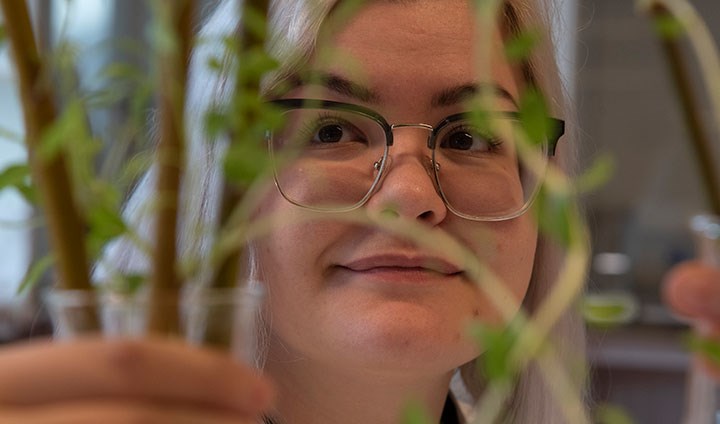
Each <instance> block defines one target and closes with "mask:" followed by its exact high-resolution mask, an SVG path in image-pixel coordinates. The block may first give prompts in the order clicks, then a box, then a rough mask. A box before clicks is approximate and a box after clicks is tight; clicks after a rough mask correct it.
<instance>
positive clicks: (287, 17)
mask: <svg viewBox="0 0 720 424" xmlns="http://www.w3.org/2000/svg"><path fill="white" fill-rule="evenodd" d="M338 1H339V0H275V1H273V2H272V3H271V13H270V28H271V37H270V39H269V41H268V50H269V51H270V53H271V55H273V56H274V57H276V58H277V59H278V60H279V61H280V63H281V64H282V65H281V67H280V69H279V70H278V71H277V72H275V73H274V74H273V75H272V76H271V77H270V78H269V79H268V80H266V81H265V87H266V88H268V87H272V86H275V85H276V84H279V83H281V82H282V81H284V80H285V79H287V78H289V77H291V76H292V75H294V74H295V73H296V72H298V70H299V69H300V68H301V67H302V66H304V65H305V64H306V63H305V61H306V60H307V58H309V57H311V56H312V52H313V50H314V49H315V45H316V41H317V37H318V34H319V32H320V28H321V26H322V24H323V22H324V21H325V19H326V17H327V16H328V14H330V13H331V11H332V9H333V7H334V6H335V5H336V3H337V2H338ZM378 1H398V0H378ZM416 1H423V0H412V1H408V0H403V3H405V4H407V5H408V7H412V6H411V4H412V3H413V2H416ZM550 1H551V0H547V1H545V0H506V1H505V3H504V11H503V18H504V19H503V21H504V22H503V25H504V30H505V31H509V33H510V34H511V35H512V34H517V33H519V32H521V31H523V30H524V29H532V30H534V31H538V30H541V31H542V32H543V42H542V43H541V44H540V45H539V46H537V48H535V49H534V51H533V53H532V55H531V57H530V58H529V60H527V61H526V62H525V63H524V64H523V66H522V69H521V73H522V76H523V78H524V79H525V80H526V81H525V83H527V84H534V85H536V86H537V87H538V88H539V89H540V90H541V91H542V92H543V94H544V96H545V98H546V100H547V101H548V103H549V106H550V109H551V111H552V113H554V114H555V115H557V116H561V117H564V118H565V119H566V120H567V121H569V124H570V125H569V128H570V129H572V128H573V127H574V126H573V125H572V123H573V117H572V115H571V113H570V110H569V108H567V106H566V101H565V95H564V90H563V88H562V84H561V81H560V76H559V71H558V68H557V65H556V62H555V56H554V52H553V43H552V41H551V36H550V32H549V28H550V21H551V11H552V10H554V9H553V8H552V6H551V5H550V4H549V2H550ZM238 10H239V8H238V6H237V3H236V2H235V1H232V0H223V1H222V2H221V3H220V4H219V5H218V7H217V9H216V10H215V12H214V13H213V14H212V15H211V16H210V17H209V19H208V20H207V22H206V23H205V24H204V25H203V27H202V30H201V31H200V36H201V37H202V38H203V39H205V40H209V41H207V42H204V43H201V44H200V45H199V47H198V48H197V49H196V51H195V52H194V55H193V58H192V63H191V66H190V77H189V82H188V101H187V107H186V127H187V128H186V131H187V134H188V153H187V157H188V158H192V160H188V161H187V163H186V170H185V172H186V175H185V178H184V181H183V187H182V192H181V205H182V206H181V208H182V209H181V217H180V228H181V229H187V228H198V225H197V223H201V224H200V227H201V228H213V227H214V226H215V225H216V222H215V221H216V214H217V212H218V211H217V204H218V202H219V193H218V192H219V190H218V187H219V186H220V181H221V170H220V169H221V167H220V164H221V162H222V161H221V158H222V154H223V143H216V142H208V140H207V139H206V138H207V137H206V135H205V132H204V129H203V128H204V122H203V115H204V113H205V111H207V110H208V109H210V108H211V107H213V106H214V105H217V104H222V103H223V102H225V101H227V100H228V98H229V95H230V93H231V91H232V81H231V80H230V79H229V77H228V75H223V74H218V73H216V72H211V71H209V70H208V69H207V63H208V59H210V58H215V57H217V56H218V54H219V52H221V51H222V47H221V46H220V42H219V40H221V39H222V37H226V36H229V35H233V34H239V22H240V16H239V14H238ZM213 40H215V42H213ZM572 135H573V134H572V130H571V131H569V134H567V135H566V136H565V138H566V139H565V140H564V141H563V143H562V144H561V146H559V148H558V153H557V154H556V156H555V157H554V158H553V160H554V161H555V163H556V164H557V165H558V166H559V167H560V168H561V169H563V170H564V171H565V172H566V173H568V174H572V173H573V172H572V171H573V169H571V168H572V166H573V165H574V164H575V163H576V160H575V156H576V154H575V151H576V146H575V143H574V140H572ZM568 138H570V139H569V140H568ZM153 182H154V172H153V170H151V171H150V172H148V174H147V175H145V177H144V178H143V179H142V181H141V182H140V183H139V185H138V186H137V188H136V189H135V191H134V193H133V195H132V196H131V198H130V200H129V201H128V203H127V206H126V216H127V217H128V218H129V219H130V220H131V221H132V222H133V224H134V225H135V228H136V230H137V231H138V233H140V234H151V231H150V229H151V227H152V225H153V224H152V219H150V218H148V217H147V216H146V214H144V213H143V205H144V204H146V203H147V200H148V198H149V197H150V193H152V188H153ZM211 243H212V237H210V236H207V235H204V236H200V237H198V234H197V233H194V232H192V231H181V233H180V239H179V240H178V247H179V251H180V252H181V256H183V257H186V258H187V257H194V258H197V257H198V256H203V255H207V254H208V252H209V250H210V246H211ZM252 256H253V255H252V249H250V250H249V258H248V262H249V265H250V267H249V268H250V273H251V274H256V273H257V272H258V264H257V263H256V261H255V260H253V257H252ZM105 258H106V260H107V259H110V261H107V262H109V263H112V264H113V267H114V268H116V269H117V268H119V269H121V270H124V271H128V270H132V271H136V272H137V271H145V270H146V269H147V258H146V255H144V254H142V253H141V252H139V251H138V249H135V248H133V247H132V246H131V245H130V243H129V242H127V241H124V240H123V241H120V242H117V243H115V244H113V245H112V246H110V248H109V249H108V251H107V254H106V256H105ZM562 261H563V251H562V249H560V248H559V247H558V246H556V245H554V244H553V243H551V242H550V241H549V240H547V239H546V238H545V237H544V236H543V235H540V236H539V238H538V242H537V250H536V256H535V261H534V269H533V273H532V277H531V281H530V288H529V292H528V293H527V295H526V297H525V299H524V302H523V307H524V309H525V311H526V312H527V313H528V315H530V316H532V314H533V312H534V311H536V310H537V308H538V306H539V305H540V304H541V303H542V302H543V300H544V299H545V297H546V296H547V294H548V293H549V292H550V291H551V290H552V288H553V282H554V281H555V280H556V278H557V275H558V272H559V269H560V267H561V265H562ZM107 262H106V263H107ZM550 339H551V341H552V343H553V344H554V346H555V347H556V349H557V351H558V352H559V354H560V355H561V358H560V361H561V363H564V364H578V363H582V358H584V355H585V334H584V327H583V325H582V322H581V320H580V318H579V317H578V314H577V312H576V311H575V310H574V309H573V308H570V309H569V310H568V311H566V312H565V313H564V314H563V316H562V318H561V319H560V321H559V322H558V323H557V324H556V325H555V327H554V328H553V329H552V332H551V335H550ZM458 376H459V377H460V378H459V379H457V378H456V379H454V383H453V389H454V391H455V392H456V396H468V395H469V396H470V397H471V398H472V400H476V399H478V398H479V397H480V396H481V395H482V391H483V387H484V384H483V382H482V381H481V380H480V378H479V377H478V376H477V374H476V372H475V371H474V366H473V364H472V363H469V364H466V365H464V366H462V367H461V369H460V372H459V373H458ZM580 379H582V378H580ZM548 384H550V383H549V382H546V381H544V378H543V377H542V376H541V375H540V373H539V371H538V369H537V365H536V364H535V363H534V362H531V364H530V365H529V366H527V367H526V368H525V369H524V370H523V371H522V372H521V375H520V376H519V379H518V382H517V385H516V387H515V390H514V392H513V395H512V396H511V399H510V401H509V402H508V404H507V412H506V414H505V415H504V419H503V421H506V422H512V423H530V422H532V423H538V424H556V423H561V422H564V421H565V420H564V418H563V415H562V413H561V411H560V407H559V402H562V400H561V399H554V398H552V396H551V395H550V393H551V391H550V390H548V387H546V386H547V385H548ZM578 386H581V384H578ZM460 392H462V393H460Z"/></svg>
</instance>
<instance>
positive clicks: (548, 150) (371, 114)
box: [266, 99, 565, 222]
mask: <svg viewBox="0 0 720 424" xmlns="http://www.w3.org/2000/svg"><path fill="white" fill-rule="evenodd" d="M268 103H269V104H272V105H274V106H275V107H277V108H278V109H280V110H281V111H290V110H293V109H328V110H338V111H344V112H351V113H357V114H359V115H362V116H365V117H367V118H369V119H372V120H373V121H375V122H376V123H377V124H378V125H379V126H380V127H381V128H382V129H383V132H384V133H385V150H384V152H383V155H382V157H381V158H380V159H379V160H378V162H379V166H378V165H377V164H378V162H376V167H375V169H376V170H377V176H376V177H375V180H374V181H373V183H372V186H371V187H370V188H369V190H368V192H367V194H366V195H365V197H363V198H362V199H361V200H359V201H358V202H357V203H355V204H353V205H351V206H348V207H345V208H333V209H327V208H319V207H313V206H307V205H303V204H301V203H298V202H296V201H294V200H292V199H290V198H289V197H288V196H287V195H286V194H285V193H284V192H283V189H282V187H280V183H279V182H278V172H277V171H278V170H277V166H275V165H273V178H274V180H275V187H277V189H278V191H279V192H280V194H281V195H282V196H283V197H284V198H285V200H287V201H288V202H290V203H292V204H293V205H296V206H298V207H301V208H303V209H307V210H312V211H316V212H328V213H341V212H349V211H352V210H355V209H358V208H360V207H362V206H363V205H364V204H365V203H367V201H368V200H369V199H370V197H372V195H373V194H374V193H375V191H376V189H377V187H378V185H379V184H380V182H381V181H382V180H383V178H384V175H385V168H386V165H387V163H388V160H387V158H388V156H389V151H390V146H392V145H393V143H394V134H393V130H395V129H396V128H421V129H426V130H428V131H429V132H430V135H429V136H428V139H427V147H428V149H430V150H431V151H432V155H431V158H430V161H431V168H432V177H433V184H434V186H435V191H436V192H437V194H438V195H439V196H440V198H441V199H442V201H443V203H444V204H445V207H447V208H448V210H449V211H450V212H452V213H453V214H454V215H456V216H459V217H461V218H464V219H467V220H470V221H481V222H496V221H507V220H510V219H513V218H516V217H518V216H520V215H522V214H524V213H525V212H526V211H527V210H528V209H529V208H530V205H532V203H533V201H534V200H535V198H536V197H537V193H538V191H539V190H540V187H541V186H542V184H538V186H537V188H535V190H534V191H533V193H531V195H530V197H529V198H528V200H527V201H526V202H525V204H524V205H523V206H522V208H520V210H518V211H516V212H513V213H511V214H507V215H502V216H476V215H468V214H465V213H462V212H460V211H457V210H456V209H455V208H454V207H453V206H452V204H451V203H450V202H449V201H448V199H447V197H446V195H445V193H444V192H443V189H442V185H441V184H440V177H439V175H438V172H440V166H439V164H438V163H437V161H436V160H435V152H436V144H437V135H438V134H439V133H440V131H442V130H443V129H444V128H445V127H446V126H447V125H450V124H452V123H453V122H457V121H459V120H463V119H467V116H468V112H461V113H456V114H453V115H450V116H448V117H446V118H443V119H442V120H440V122H438V123H437V124H436V125H434V126H432V125H429V124H424V123H415V124H412V123H397V124H390V123H389V122H388V121H387V120H386V119H385V117H383V116H382V115H381V114H380V113H378V112H376V111H374V110H372V109H370V108H367V107H364V106H359V105H355V104H351V103H343V102H336V101H332V100H319V99H275V100H269V101H268ZM492 115H495V116H502V117H506V118H510V119H513V120H517V121H520V113H518V112H509V111H508V112H505V111H498V112H492ZM547 121H548V129H549V131H548V135H547V139H546V143H545V146H544V148H545V155H546V156H547V157H548V158H550V157H552V156H554V155H555V149H556V147H557V143H558V141H559V140H560V138H561V137H562V136H563V135H564V134H565V121H563V120H561V119H557V118H552V117H548V118H547ZM271 134H272V131H268V132H267V135H266V139H267V140H266V141H267V143H268V150H269V152H270V159H271V161H272V163H273V164H274V163H275V158H274V149H273V148H272V145H271V143H272V135H271ZM540 179H542V178H540Z"/></svg>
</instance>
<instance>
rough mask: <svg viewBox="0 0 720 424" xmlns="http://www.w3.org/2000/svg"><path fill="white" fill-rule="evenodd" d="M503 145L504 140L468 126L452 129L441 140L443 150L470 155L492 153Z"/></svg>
mask: <svg viewBox="0 0 720 424" xmlns="http://www.w3.org/2000/svg"><path fill="white" fill-rule="evenodd" d="M501 144H502V140H500V139H498V138H495V137H493V136H491V135H489V134H487V132H482V131H480V130H478V129H476V128H472V127H470V126H467V125H463V126H458V127H455V128H452V129H450V130H449V131H448V132H446V133H445V134H444V135H443V136H442V139H441V140H440V147H441V148H445V149H452V150H457V151H465V152H468V153H483V152H492V151H494V150H496V149H498V148H499V147H500V145H501Z"/></svg>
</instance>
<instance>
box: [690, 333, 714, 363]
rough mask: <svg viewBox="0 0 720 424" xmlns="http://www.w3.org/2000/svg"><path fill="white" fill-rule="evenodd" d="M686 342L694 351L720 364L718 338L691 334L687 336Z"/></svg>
mask: <svg viewBox="0 0 720 424" xmlns="http://www.w3.org/2000/svg"><path fill="white" fill-rule="evenodd" d="M686 344H687V346H688V348H689V349H690V350H691V351H692V352H695V353H699V354H702V355H703V356H705V357H706V358H707V359H708V360H709V361H710V362H712V363H713V364H715V365H718V366H720V342H718V341H717V340H713V339H707V338H704V337H699V336H697V335H695V334H690V335H689V336H687V337H686Z"/></svg>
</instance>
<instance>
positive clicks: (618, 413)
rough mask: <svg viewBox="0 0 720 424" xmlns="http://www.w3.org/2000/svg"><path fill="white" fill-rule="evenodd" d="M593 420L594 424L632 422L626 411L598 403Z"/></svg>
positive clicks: (623, 423) (629, 423)
mask: <svg viewBox="0 0 720 424" xmlns="http://www.w3.org/2000/svg"><path fill="white" fill-rule="evenodd" d="M594 415H595V417H594V420H593V421H594V422H595V423H596V424H633V422H634V421H633V419H632V418H630V415H628V413H627V412H626V411H625V410H624V409H622V408H620V407H619V406H614V405H608V404H604V405H600V406H598V407H597V409H596V410H595V413H594Z"/></svg>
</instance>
